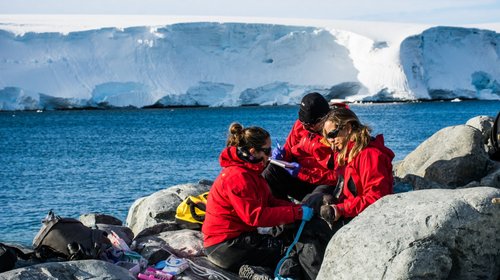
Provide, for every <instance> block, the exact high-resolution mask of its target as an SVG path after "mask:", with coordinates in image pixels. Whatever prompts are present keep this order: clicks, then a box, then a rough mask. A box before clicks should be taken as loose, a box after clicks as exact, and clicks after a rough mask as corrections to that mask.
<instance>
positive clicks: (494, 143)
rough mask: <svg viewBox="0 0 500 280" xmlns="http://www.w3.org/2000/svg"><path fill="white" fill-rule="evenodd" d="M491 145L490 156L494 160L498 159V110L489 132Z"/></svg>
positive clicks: (499, 154) (499, 158) (499, 136)
mask: <svg viewBox="0 0 500 280" xmlns="http://www.w3.org/2000/svg"><path fill="white" fill-rule="evenodd" d="M490 140H491V145H492V146H493V150H492V153H491V154H490V158H491V159H492V160H495V161H500V112H498V115H497V117H496V118H495V122H494V123H493V127H492V128H491V134H490Z"/></svg>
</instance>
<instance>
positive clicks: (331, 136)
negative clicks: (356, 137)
mask: <svg viewBox="0 0 500 280" xmlns="http://www.w3.org/2000/svg"><path fill="white" fill-rule="evenodd" d="M343 128H344V127H343V126H337V128H336V129H334V130H331V131H330V132H328V133H327V134H326V138H327V139H334V138H336V137H337V136H338V135H339V132H340V131H341V130H342V129H343Z"/></svg>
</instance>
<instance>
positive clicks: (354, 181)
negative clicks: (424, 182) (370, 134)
mask: <svg viewBox="0 0 500 280" xmlns="http://www.w3.org/2000/svg"><path fill="white" fill-rule="evenodd" d="M353 144H354V143H353V142H349V143H348V153H347V154H349V151H350V149H351V148H352V146H353ZM393 158H394V153H393V152H392V151H391V150H390V149H389V148H387V147H386V146H384V137H383V136H382V135H377V137H376V138H375V139H373V140H372V141H370V143H369V144H368V146H367V147H366V148H364V149H363V150H361V152H360V153H359V154H358V155H357V156H356V157H354V158H353V159H352V160H351V161H350V162H348V163H347V164H346V165H344V166H339V167H337V168H336V173H337V177H338V178H339V183H342V184H343V187H342V194H341V196H340V200H339V201H340V203H339V204H337V208H338V209H339V210H340V213H341V215H342V216H344V217H355V216H357V215H358V214H359V213H361V211H363V210H364V209H365V208H366V207H368V206H369V205H370V204H372V203H374V202H375V201H377V200H378V199H379V198H381V197H383V196H384V195H387V194H391V193H393V183H394V179H393V177H392V163H391V162H392V159H393Z"/></svg>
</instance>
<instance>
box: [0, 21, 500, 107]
mask: <svg viewBox="0 0 500 280" xmlns="http://www.w3.org/2000/svg"><path fill="white" fill-rule="evenodd" d="M24 20H26V19H24ZM155 23H156V22H155ZM285 23H286V22H285ZM128 24H132V22H131V21H130V22H129V23H128ZM61 26H63V24H60V26H59V25H57V26H54V25H53V26H51V27H52V29H51V28H50V26H49V27H47V26H46V25H45V24H43V23H41V22H38V23H31V24H24V25H23V24H22V23H20V22H15V21H13V20H12V19H6V18H2V17H0V110H25V109H28V110H34V109H54V108H56V109H57V108H81V107H106V106H112V107H124V106H135V107H144V106H183V105H187V106H192V105H206V106H238V105H249V104H261V105H270V104H296V103H298V101H299V100H300V98H301V97H302V96H303V95H304V93H306V92H309V91H318V92H320V93H322V94H324V95H325V96H327V97H328V98H345V99H349V100H382V101H387V100H414V99H442V98H445V99H446V98H455V97H464V98H480V99H500V86H499V83H500V58H499V56H500V46H499V43H500V40H499V38H500V37H499V34H498V33H496V32H495V31H489V30H480V29H473V28H452V27H434V28H429V27H428V26H417V25H407V24H406V25H403V24H399V25H394V24H386V25H382V24H379V25H378V26H375V27H374V26H373V25H371V26H370V27H367V24H366V23H365V25H364V27H363V25H362V24H360V23H349V22H337V23H335V24H334V23H332V22H327V23H326V24H325V22H314V23H313V24H311V22H304V24H302V25H294V24H287V25H284V24H276V23H274V22H268V23H257V22H255V23H252V22H248V23H231V22H222V23H219V22H187V23H171V24H166V25H143V26H138V27H127V25H120V24H117V25H116V26H118V27H103V28H97V27H96V26H91V27H90V28H94V29H85V28H82V27H81V25H80V27H79V28H73V29H71V28H69V29H68V27H67V26H68V25H64V26H66V27H65V28H62V27H61ZM69 26H71V25H69ZM103 26H105V25H103ZM37 28H38V29H37ZM87 28H89V27H87ZM377 28H378V29H377ZM391 28H392V29H394V30H391ZM34 31H36V32H34ZM56 31H60V32H56Z"/></svg>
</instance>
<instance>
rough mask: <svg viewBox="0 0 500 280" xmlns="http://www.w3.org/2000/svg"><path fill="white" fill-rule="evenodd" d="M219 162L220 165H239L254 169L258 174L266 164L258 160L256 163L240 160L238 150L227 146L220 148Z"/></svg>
mask: <svg viewBox="0 0 500 280" xmlns="http://www.w3.org/2000/svg"><path fill="white" fill-rule="evenodd" d="M219 163H220V166H222V167H228V166H241V167H243V168H245V169H249V170H252V171H255V172H257V173H259V174H260V173H262V171H264V168H265V167H266V164H264V162H263V161H261V162H258V163H251V162H248V161H244V160H242V159H241V158H240V157H239V156H238V152H237V149H236V147H227V148H225V149H224V150H222V152H221V154H220V156H219Z"/></svg>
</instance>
